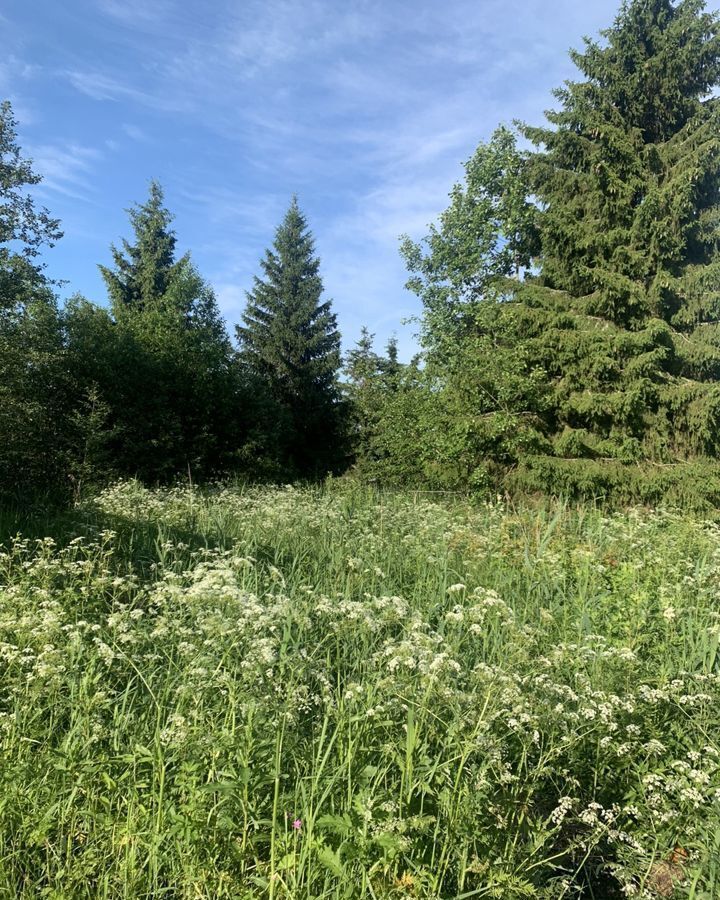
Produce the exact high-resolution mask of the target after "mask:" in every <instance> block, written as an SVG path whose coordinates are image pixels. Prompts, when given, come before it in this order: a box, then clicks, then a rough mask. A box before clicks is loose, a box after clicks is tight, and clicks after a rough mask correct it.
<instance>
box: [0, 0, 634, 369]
mask: <svg viewBox="0 0 720 900" xmlns="http://www.w3.org/2000/svg"><path fill="white" fill-rule="evenodd" d="M617 7H618V0H592V2H590V3H585V2H578V0H472V2H471V0H443V2H439V0H415V2H406V0H345V2H340V0H334V2H333V0H265V2H256V0H206V2H204V3H201V2H199V0H9V2H8V0H4V2H3V3H2V4H0V46H3V47H4V48H6V49H5V53H4V54H3V57H2V60H0V97H5V98H9V99H10V100H11V101H12V103H13V106H14V109H15V113H16V116H17V118H18V121H19V132H20V134H19V138H20V143H21V145H22V147H23V149H24V150H25V152H26V153H27V155H30V156H31V157H32V158H33V159H34V161H35V168H36V170H37V171H38V172H39V173H41V174H42V175H43V176H44V183H43V185H42V187H41V189H40V191H39V194H40V196H41V198H42V202H43V203H44V204H45V205H47V206H48V207H49V209H50V211H51V212H52V213H53V214H54V215H56V216H58V217H60V219H61V220H62V224H63V228H64V231H65V237H64V238H63V240H62V241H61V242H60V243H59V244H58V245H57V246H56V247H55V248H54V249H53V250H51V251H49V253H48V254H47V256H46V258H47V262H48V269H49V272H50V274H51V275H52V276H54V277H58V278H64V279H67V281H68V284H67V285H66V286H65V287H64V288H63V289H62V292H63V294H64V295H69V294H70V293H73V292H75V291H80V292H81V293H83V294H84V295H85V296H87V297H89V298H90V299H92V300H95V301H96V302H101V303H102V302H105V292H104V289H103V284H102V281H101V279H100V277H99V274H98V271H97V263H108V262H109V261H110V254H109V245H110V243H111V242H118V241H119V239H120V238H121V237H123V236H126V235H128V231H129V226H128V223H127V215H126V213H125V209H126V208H127V207H128V206H130V205H131V204H132V203H133V202H134V201H138V200H143V199H144V198H145V196H146V193H147V185H148V181H149V179H150V178H157V179H159V180H160V181H161V183H162V184H163V186H164V188H165V191H166V201H167V205H168V207H169V208H170V209H171V210H172V211H173V212H174V214H175V216H176V219H175V227H176V231H177V235H178V242H179V249H180V250H181V251H184V250H186V249H189V250H191V252H192V256H193V258H194V260H195V262H196V263H197V265H198V267H199V269H200V271H201V272H202V274H203V275H204V276H205V277H206V278H207V279H208V280H209V281H210V282H211V283H212V284H213V286H214V288H215V290H216V293H217V296H218V299H219V302H220V305H221V308H222V310H223V312H224V314H225V316H226V318H227V319H228V322H229V323H230V324H231V325H232V323H233V322H236V321H238V320H239V316H240V313H241V312H242V309H243V307H244V304H245V290H246V289H247V288H248V287H250V285H251V282H252V276H253V274H255V273H256V272H258V260H259V258H260V256H261V255H262V253H263V251H264V249H265V247H267V246H268V245H269V244H270V243H271V242H272V239H273V234H274V230H275V227H276V226H277V224H278V222H279V221H280V219H281V218H282V216H283V214H284V212H285V209H286V208H287V205H288V203H289V200H290V197H291V195H292V194H293V193H297V194H298V197H299V200H300V205H301V207H302V208H303V209H304V211H305V213H306V215H307V216H308V219H309V222H310V225H311V228H312V230H313V232H314V234H315V237H316V242H317V248H318V252H319V255H320V257H321V259H322V270H321V271H322V275H323V278H324V282H325V287H326V292H327V295H328V296H329V297H331V298H332V299H333V301H334V306H335V310H336V312H337V314H338V320H339V324H340V328H341V331H342V332H343V337H344V344H345V347H346V348H347V347H349V346H351V345H352V343H353V342H354V341H355V340H356V339H357V336H358V334H359V331H360V327H361V326H362V325H363V324H366V325H367V326H368V327H369V328H370V330H371V331H373V332H375V333H376V334H377V336H378V340H379V342H382V341H384V340H385V339H386V338H387V337H388V336H389V335H390V334H392V333H393V332H396V333H397V334H398V337H399V339H400V347H401V352H402V355H403V356H404V357H406V358H407V357H408V356H409V355H410V353H411V352H412V350H413V347H414V343H413V337H412V335H413V332H414V330H415V329H414V327H413V326H402V325H401V321H402V320H403V319H404V318H407V317H409V316H412V315H415V314H417V313H418V312H419V306H418V302H417V300H416V298H415V297H414V296H413V295H411V294H410V293H408V292H407V291H406V290H405V289H404V283H405V279H406V274H405V271H404V268H403V264H402V261H401V259H400V257H399V255H398V236H399V235H400V234H401V233H403V232H407V233H409V234H410V235H411V236H412V237H414V238H420V237H421V236H422V235H423V234H425V233H426V230H427V225H428V223H429V222H430V221H432V220H433V219H434V218H435V217H436V216H437V214H438V213H439V212H440V211H442V209H443V208H444V207H445V206H446V203H447V195H448V192H449V190H450V188H451V186H452V184H453V182H454V181H456V180H458V179H459V178H460V177H461V175H462V162H463V160H465V159H467V158H468V157H469V156H470V155H471V154H472V152H473V150H474V148H475V147H476V146H477V144H478V142H479V141H481V140H484V139H487V138H488V137H489V135H490V134H491V132H492V131H493V129H494V128H495V127H496V125H497V124H498V123H499V122H506V123H509V122H510V121H511V120H512V119H513V118H516V117H517V118H521V119H525V120H526V121H530V122H535V123H537V122H540V121H541V120H542V112H543V110H544V109H546V108H548V107H549V106H551V105H552V102H553V101H552V98H551V96H550V91H551V89H552V88H553V87H556V86H558V85H559V84H561V83H562V81H563V80H564V79H566V78H568V77H572V75H573V71H574V70H573V67H572V64H571V63H570V61H569V59H568V56H567V50H568V48H569V47H571V46H576V47H577V46H580V44H581V37H582V35H583V34H589V35H593V36H594V35H595V34H596V33H597V32H598V30H599V29H600V28H603V27H606V26H607V25H609V24H610V23H611V22H612V19H613V18H614V15H615V13H616V10H617Z"/></svg>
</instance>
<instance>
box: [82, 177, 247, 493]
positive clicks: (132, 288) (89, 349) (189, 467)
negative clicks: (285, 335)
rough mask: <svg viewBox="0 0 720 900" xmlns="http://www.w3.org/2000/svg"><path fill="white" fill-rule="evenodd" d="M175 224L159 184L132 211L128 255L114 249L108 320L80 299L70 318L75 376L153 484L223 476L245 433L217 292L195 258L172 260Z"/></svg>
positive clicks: (137, 471) (124, 454) (123, 453)
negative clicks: (187, 475) (181, 477)
mask: <svg viewBox="0 0 720 900" xmlns="http://www.w3.org/2000/svg"><path fill="white" fill-rule="evenodd" d="M171 221H172V216H171V214H170V212H169V211H168V210H167V209H166V208H165V207H164V205H163V193H162V189H161V188H160V186H159V185H158V184H157V183H156V182H153V183H152V184H151V188H150V197H149V199H148V201H147V203H145V204H143V205H142V206H139V207H134V208H133V209H132V210H131V211H130V222H131V225H132V227H133V231H134V233H135V242H134V244H130V243H129V242H128V241H123V246H124V248H125V255H123V254H122V253H119V252H118V251H117V250H116V249H115V248H112V252H113V257H114V259H115V264H116V267H115V269H114V270H110V269H108V268H106V267H103V266H101V267H100V269H101V271H102V273H103V276H104V278H105V281H106V283H107V286H108V293H109V295H110V300H111V313H108V312H106V311H104V310H100V309H97V308H96V307H93V305H92V304H88V303H87V302H86V301H82V300H81V299H80V300H76V301H75V302H73V303H72V304H71V305H70V307H69V309H68V314H67V329H68V335H69V350H70V355H71V359H72V365H73V371H74V372H75V374H76V377H77V378H78V380H79V382H80V383H81V384H83V385H84V395H85V396H87V397H88V398H93V403H92V404H91V405H90V406H89V407H88V408H89V409H90V410H91V411H93V414H94V415H95V418H96V419H97V410H98V409H101V410H105V411H107V415H106V424H107V428H108V430H109V434H111V435H112V437H111V442H112V446H113V452H112V454H111V455H112V457H113V458H114V464H115V466H116V467H117V469H118V470H119V471H120V472H121V473H122V474H133V475H139V476H141V477H143V478H145V479H150V480H154V479H158V478H160V479H167V478H171V477H173V476H175V475H177V474H178V473H187V472H188V471H190V472H191V474H192V475H193V477H197V476H200V475H202V474H211V473H217V472H221V471H226V470H227V469H228V468H230V467H231V466H232V465H233V462H234V458H235V455H236V451H237V449H238V445H239V444H240V443H241V442H242V432H243V428H244V424H243V421H242V418H243V415H242V414H243V399H242V393H243V392H242V390H241V385H239V383H238V379H237V375H238V371H237V369H236V368H235V367H234V366H233V364H232V363H233V360H232V347H231V344H230V341H229V338H228V336H227V333H226V329H225V325H224V322H223V319H222V316H221V315H220V311H219V309H218V306H217V301H216V298H215V295H214V292H213V291H212V289H211V287H210V286H209V285H208V284H207V283H206V282H205V281H204V280H203V279H202V278H201V276H200V274H199V273H198V271H197V269H196V268H195V267H194V265H193V264H192V262H191V260H190V256H189V254H185V255H184V256H183V257H181V258H180V259H179V260H176V259H175V235H174V232H172V231H171V229H170V222H171ZM93 347H96V348H98V349H97V352H93ZM100 348H102V351H100ZM86 406H87V403H86Z"/></svg>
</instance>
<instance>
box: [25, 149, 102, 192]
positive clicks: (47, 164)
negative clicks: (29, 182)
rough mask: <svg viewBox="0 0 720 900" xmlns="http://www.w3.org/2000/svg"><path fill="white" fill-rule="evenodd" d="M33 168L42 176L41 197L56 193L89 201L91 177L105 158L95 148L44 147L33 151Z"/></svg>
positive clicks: (91, 185)
mask: <svg viewBox="0 0 720 900" xmlns="http://www.w3.org/2000/svg"><path fill="white" fill-rule="evenodd" d="M30 155H31V156H32V160H33V168H34V169H35V170H36V171H37V172H40V173H42V182H41V185H40V193H47V192H50V193H57V194H62V195H64V196H66V197H72V198H73V199H76V200H83V201H85V200H88V199H89V198H90V197H91V196H92V194H93V191H94V188H93V183H92V179H91V177H90V175H91V173H92V171H93V169H94V167H95V166H96V165H97V163H98V162H99V161H100V159H101V158H102V152H101V151H100V150H98V149H97V148H95V147H86V146H81V145H79V144H76V143H72V142H69V143H63V144H41V145H39V146H35V147H31V148H30Z"/></svg>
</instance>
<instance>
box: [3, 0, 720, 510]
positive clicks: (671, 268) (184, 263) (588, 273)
mask: <svg viewBox="0 0 720 900" xmlns="http://www.w3.org/2000/svg"><path fill="white" fill-rule="evenodd" d="M571 56H572V60H573V62H574V64H575V66H576V67H577V69H578V72H579V75H578V78H577V80H573V81H568V82H567V83H565V85H563V86H562V87H561V88H559V89H558V90H556V91H555V99H556V108H555V109H553V110H551V111H549V112H547V113H546V118H547V124H546V125H544V126H542V127H531V126H528V125H525V124H523V123H516V124H515V126H514V127H513V128H508V127H505V126H502V127H500V128H498V129H497V130H496V132H495V133H494V134H493V136H492V138H491V139H490V140H489V141H488V142H486V143H482V144H481V145H480V146H479V147H478V149H477V151H476V152H475V154H474V155H473V156H472V158H471V159H470V160H469V161H468V162H467V163H466V166H465V177H464V180H463V181H462V182H461V183H459V184H457V185H455V186H454V187H453V189H452V190H451V193H450V198H449V205H448V207H447V209H446V210H445V211H444V212H443V213H442V214H441V215H440V217H439V219H438V222H437V223H436V224H435V225H434V226H431V228H430V231H429V233H428V235H427V236H426V238H425V239H423V240H422V241H421V242H419V243H416V242H413V241H412V240H410V239H409V238H405V239H404V240H403V242H402V248H401V249H402V253H403V256H404V258H405V262H406V264H407V267H408V270H409V273H410V277H409V281H408V287H409V288H410V289H411V290H412V291H414V292H415V293H416V294H417V295H418V296H419V297H420V299H421V300H422V306H423V314H422V317H421V320H420V324H419V327H420V339H421V353H419V354H418V356H417V357H416V358H415V359H414V360H413V361H412V362H410V363H401V362H400V361H399V360H398V355H397V346H396V344H395V342H394V341H391V342H390V344H389V345H388V347H387V348H386V350H385V351H384V352H382V353H377V352H376V350H375V348H374V345H373V338H372V335H370V334H369V333H368V332H367V331H364V332H363V335H362V337H361V339H360V341H359V343H358V344H357V346H356V347H355V348H354V349H353V350H351V351H350V352H349V353H348V354H347V357H346V359H345V360H342V359H341V355H340V334H339V331H338V327H337V321H336V317H335V315H334V313H333V311H332V306H331V303H330V301H328V300H326V299H324V297H323V286H322V280H321V275H320V263H319V260H318V258H317V256H316V253H315V247H314V243H313V239H312V234H311V232H310V230H309V228H308V224H307V222H306V220H305V217H304V216H303V213H302V211H301V210H300V208H299V206H298V204H297V201H295V200H293V202H292V203H291V205H290V208H289V209H288V212H287V214H286V216H285V218H284V220H283V222H282V223H281V224H280V226H279V227H278V229H277V232H276V235H275V240H274V243H273V245H272V247H271V248H270V249H268V251H267V253H266V255H265V257H264V258H263V259H262V261H261V264H260V265H261V274H260V275H259V276H257V277H256V278H255V282H254V286H253V288H252V290H251V291H250V292H249V293H248V297H247V308H246V311H245V313H244V315H243V317H242V322H241V324H240V325H238V326H237V327H236V328H235V333H234V337H235V341H232V340H231V339H230V336H229V334H228V333H227V330H226V326H225V323H224V322H223V319H222V317H221V315H220V313H219V310H218V307H217V302H216V299H215V296H214V294H213V292H212V289H211V288H210V286H209V285H208V284H207V282H206V281H205V280H204V279H203V278H202V277H201V275H200V273H199V272H198V271H197V269H196V268H195V266H194V264H193V263H192V260H191V258H190V256H189V255H186V256H183V257H180V258H177V254H176V243H175V240H176V238H175V234H174V232H173V230H172V217H171V215H170V213H169V212H168V210H167V209H166V208H165V206H164V200H163V194H162V190H161V188H160V186H159V185H158V184H157V183H152V185H151V188H150V195H149V197H148V199H147V200H146V202H145V203H143V204H141V205H139V206H136V207H135V208H133V210H132V211H131V213H130V224H131V227H132V232H133V235H132V237H131V238H130V239H129V240H128V241H124V242H123V245H122V247H121V248H115V247H113V248H112V265H111V266H107V267H101V272H102V275H103V278H104V280H105V283H106V285H107V291H108V300H109V304H108V305H107V306H98V305H95V304H93V303H90V302H89V301H87V300H85V299H83V298H81V297H74V298H71V299H70V300H69V301H68V302H67V303H66V304H64V305H63V306H62V307H61V306H60V305H59V304H58V301H57V298H56V289H55V286H53V285H52V284H51V283H50V282H49V281H48V280H47V278H46V277H45V273H44V270H43V269H42V266H40V265H39V264H38V254H39V252H40V250H41V248H42V247H43V246H44V245H47V244H52V243H54V242H55V241H56V240H58V239H59V238H60V226H59V223H58V222H56V221H55V220H53V219H52V217H51V216H50V214H49V213H48V212H47V211H45V210H38V209H37V208H36V206H35V205H34V204H33V202H32V200H31V199H30V195H29V194H28V193H27V191H26V190H25V189H26V188H29V187H32V185H33V184H35V183H36V182H37V180H38V175H37V174H36V173H35V172H34V171H33V170H32V167H31V165H30V164H29V163H28V162H27V161H26V160H24V159H23V157H22V153H21V151H20V148H19V146H18V143H17V134H16V126H15V122H14V119H13V116H12V110H11V108H10V106H9V104H7V103H6V104H4V105H3V106H2V108H1V109H2V112H1V113H0V378H1V381H0V490H1V491H2V492H4V493H6V494H8V493H13V492H14V493H18V492H20V493H24V492H27V491H38V490H39V491H50V490H60V491H61V492H62V491H63V490H64V491H68V490H74V491H78V490H81V489H82V485H83V484H86V483H88V482H96V481H102V480H105V479H108V478H113V477H118V476H126V475H137V476H139V477H141V478H143V479H145V480H151V481H157V480H168V479H172V478H175V477H177V476H178V475H189V477H193V478H196V479H204V478H209V477H214V476H218V475H224V474H228V473H232V472H236V473H240V474H241V475H243V476H244V477H248V478H253V479H260V478H261V479H271V480H288V479H295V478H321V477H323V476H325V475H327V474H328V473H339V472H343V471H346V470H348V469H352V470H353V471H355V472H356V473H357V474H358V475H360V476H362V477H365V478H372V479H374V480H377V481H379V482H381V483H388V484H409V483H412V484H422V485H425V486H426V487H431V488H435V489H450V490H456V489H463V490H466V489H470V490H497V489H503V490H522V491H532V492H553V493H558V492H562V493H566V494H569V495H576V496H591V497H596V496H614V497H616V498H618V499H621V500H646V501H656V500H658V499H662V498H667V497H670V498H671V499H675V500H679V501H683V502H686V501H690V500H692V501H695V500H700V501H701V502H713V503H718V502H720V469H719V468H718V465H717V459H718V455H719V453H720V427H719V426H720V327H719V326H720V101H719V99H718V92H717V88H718V85H719V84H720V22H719V19H718V16H717V14H713V13H710V12H708V11H707V10H706V8H705V4H704V3H703V2H702V0H678V2H675V3H673V2H671V0H630V2H626V3H624V4H623V6H622V7H621V9H620V11H619V13H618V15H617V17H616V19H615V21H614V23H613V25H612V26H611V27H610V28H608V29H607V30H605V31H604V32H602V34H601V36H600V37H599V38H598V39H596V40H592V39H585V46H584V49H583V50H582V51H573V52H572V53H571ZM528 148H529V149H528Z"/></svg>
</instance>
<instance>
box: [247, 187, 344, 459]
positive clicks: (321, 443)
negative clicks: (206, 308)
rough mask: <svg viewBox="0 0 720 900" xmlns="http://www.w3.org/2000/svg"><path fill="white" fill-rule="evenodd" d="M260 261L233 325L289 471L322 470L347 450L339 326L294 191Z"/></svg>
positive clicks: (311, 238)
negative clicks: (277, 422) (272, 407)
mask: <svg viewBox="0 0 720 900" xmlns="http://www.w3.org/2000/svg"><path fill="white" fill-rule="evenodd" d="M261 266H262V269H263V272H264V275H265V277H264V278H259V277H256V278H255V283H254V287H253V289H252V291H250V292H248V305H247V309H246V311H245V313H244V315H243V323H244V324H243V325H239V326H237V329H236V331H237V337H238V340H239V342H240V355H241V360H242V362H243V365H244V366H246V367H247V369H248V370H249V371H250V372H253V373H256V374H257V375H258V376H259V377H260V378H261V379H262V380H263V382H264V383H265V385H266V386H267V389H268V391H269V394H270V396H271V398H272V399H273V401H274V403H275V404H277V408H278V412H279V415H280V416H281V418H282V421H283V423H284V425H283V432H284V435H283V437H282V439H281V446H280V447H279V448H278V449H279V453H280V454H281V458H282V462H283V464H284V465H285V466H286V467H287V474H288V475H290V474H292V473H295V474H298V475H300V476H303V477H308V476H318V475H323V474H325V473H326V472H328V471H332V470H334V469H336V468H337V467H338V466H339V465H341V464H342V462H343V460H344V455H345V447H344V435H343V407H342V403H341V401H340V393H339V389H338V370H339V368H340V333H339V332H338V330H337V325H336V318H335V315H334V313H333V312H332V309H331V303H330V301H329V300H328V301H324V302H323V301H322V299H321V298H322V292H323V285H322V279H321V278H320V274H319V270H320V260H319V259H318V258H317V257H316V256H315V245H314V240H313V237H312V234H311V233H310V231H309V230H308V226H307V222H306V220H305V216H304V215H303V214H302V212H301V211H300V208H299V207H298V204H297V200H296V199H293V201H292V203H291V204H290V208H289V209H288V211H287V213H286V215H285V218H284V220H283V222H282V224H281V225H280V226H279V227H278V229H277V231H276V234H275V241H274V244H273V249H270V250H267V251H266V253H265V257H264V259H263V260H262V261H261Z"/></svg>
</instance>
